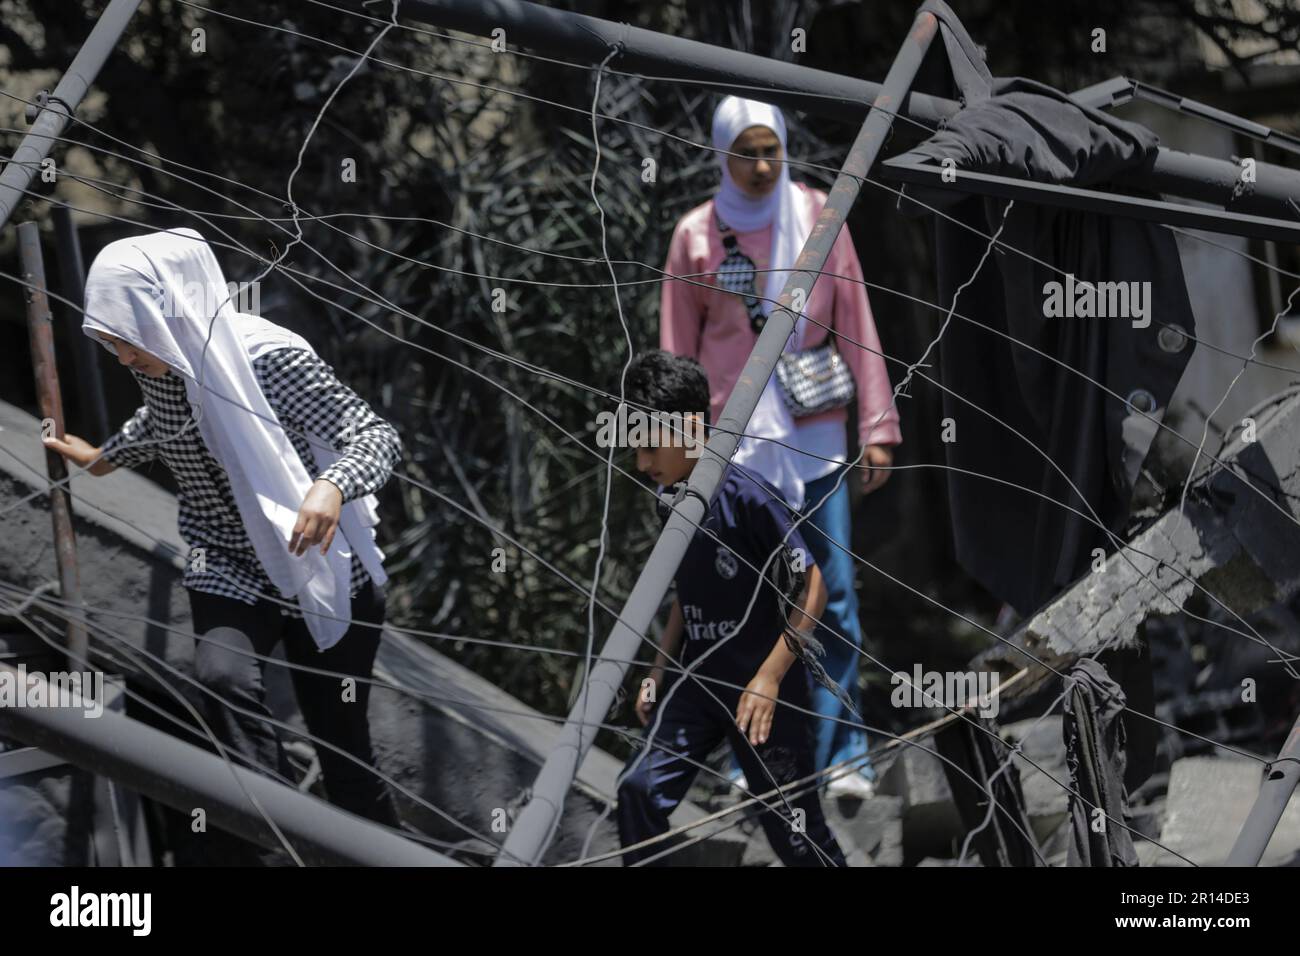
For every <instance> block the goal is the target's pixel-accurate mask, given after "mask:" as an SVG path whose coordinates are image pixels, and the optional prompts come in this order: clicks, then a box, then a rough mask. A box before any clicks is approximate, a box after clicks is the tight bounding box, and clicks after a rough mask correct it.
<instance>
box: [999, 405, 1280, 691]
mask: <svg viewBox="0 0 1300 956" xmlns="http://www.w3.org/2000/svg"><path fill="white" fill-rule="evenodd" d="M1297 431H1300V392H1296V391H1292V392H1289V393H1285V394H1284V395H1283V396H1281V397H1280V400H1279V402H1278V403H1277V404H1276V405H1273V406H1271V407H1269V408H1266V409H1264V410H1263V411H1260V412H1259V413H1258V414H1257V415H1256V421H1255V427H1254V429H1252V430H1251V432H1250V433H1249V434H1247V433H1246V432H1244V431H1242V432H1239V433H1238V434H1237V435H1236V436H1235V437H1234V438H1233V440H1232V441H1230V442H1229V443H1228V445H1227V446H1226V447H1225V448H1224V449H1223V452H1222V454H1219V455H1218V458H1219V459H1220V460H1221V461H1223V462H1224V463H1225V464H1224V465H1223V466H1220V465H1215V466H1214V467H1213V468H1211V469H1209V470H1208V471H1207V472H1205V473H1203V474H1202V475H1200V476H1199V477H1198V478H1197V479H1196V480H1195V481H1194V482H1193V483H1192V486H1191V489H1190V490H1189V493H1188V495H1187V499H1186V506H1185V508H1184V510H1183V513H1181V514H1180V512H1179V509H1178V507H1174V508H1171V509H1169V510H1168V511H1166V512H1165V513H1164V514H1163V515H1162V516H1161V517H1160V518H1158V519H1157V520H1156V521H1155V522H1154V523H1152V524H1151V525H1150V526H1149V527H1148V528H1146V529H1145V530H1144V531H1142V532H1141V533H1140V534H1138V535H1136V536H1135V537H1134V538H1133V539H1132V540H1131V541H1130V542H1129V543H1128V546H1127V547H1125V548H1124V549H1123V550H1122V551H1121V552H1117V553H1114V554H1111V555H1109V556H1107V557H1106V558H1105V560H1104V562H1103V564H1102V565H1101V568H1100V570H1096V571H1092V572H1090V573H1089V574H1087V575H1085V576H1084V577H1082V578H1080V579H1079V580H1078V581H1076V582H1075V583H1074V584H1073V585H1071V586H1070V587H1069V588H1068V589H1067V590H1066V591H1064V592H1063V593H1062V594H1060V595H1059V596H1058V597H1057V598H1056V599H1054V600H1053V601H1052V602H1051V603H1049V604H1048V605H1047V606H1046V607H1044V608H1042V609H1041V610H1039V611H1038V612H1037V613H1036V614H1035V615H1034V616H1033V617H1031V618H1030V619H1029V620H1028V621H1026V622H1025V623H1024V624H1023V625H1021V627H1020V628H1018V629H1017V631H1016V633H1015V634H1013V635H1012V638H1011V642H1012V643H1013V644H1015V645H1016V646H1018V647H1021V648H1023V649H1024V650H1026V651H1028V652H1029V654H1031V655H1032V656H1033V657H1036V658H1038V659H1040V660H1043V661H1044V662H1046V663H1047V664H1048V665H1050V666H1051V667H1052V668H1055V669H1056V670H1058V671H1059V670H1061V669H1063V668H1065V667H1066V666H1067V665H1068V664H1069V662H1071V661H1072V660H1074V659H1076V658H1077V657H1079V656H1081V655H1085V654H1091V653H1094V652H1095V651H1097V650H1098V649H1099V648H1100V647H1101V646H1102V645H1103V644H1105V643H1107V642H1110V643H1111V644H1112V646H1117V647H1126V646H1133V645H1134V644H1136V643H1137V641H1138V628H1139V626H1140V625H1141V624H1142V622H1143V621H1144V620H1145V619H1146V618H1147V617H1148V616H1150V615H1155V614H1161V615H1169V614H1176V613H1178V612H1179V611H1180V610H1181V609H1182V607H1183V604H1184V603H1185V602H1186V600H1187V599H1188V598H1189V597H1190V596H1191V595H1192V594H1193V592H1194V591H1195V590H1197V587H1198V586H1199V588H1203V589H1204V590H1205V591H1206V592H1207V593H1208V594H1209V595H1210V596H1212V597H1213V598H1216V599H1218V600H1220V601H1222V602H1223V603H1225V604H1227V605H1229V606H1230V607H1232V608H1233V609H1234V610H1235V611H1236V612H1237V613H1239V614H1243V615H1244V614H1249V613H1252V612H1254V611H1257V610H1260V609H1261V608H1264V607H1266V606H1268V605H1270V604H1274V603H1276V602H1278V601H1282V600H1286V599H1287V598H1290V597H1292V596H1293V595H1295V594H1296V593H1297V591H1300V524H1298V523H1297V522H1298V521H1300V441H1297V439H1296V433H1297ZM1247 439H1250V440H1247ZM1175 569H1177V570H1175ZM980 660H981V662H982V663H983V665H984V666H990V665H994V664H997V665H998V666H1000V667H1001V668H1002V669H1004V670H1005V671H1007V672H1012V671H1015V670H1018V669H1020V668H1021V667H1024V666H1025V665H1026V664H1030V665H1031V670H1030V673H1029V674H1028V675H1027V677H1028V679H1027V680H1025V681H1022V682H1021V683H1020V684H1019V685H1017V686H1016V687H1015V688H1014V689H1013V690H1012V691H1010V692H1009V693H1010V695H1011V696H1014V697H1020V696H1024V695H1028V694H1032V693H1033V692H1035V691H1036V690H1037V689H1039V687H1040V686H1041V685H1042V684H1043V683H1044V682H1046V681H1050V680H1052V679H1053V678H1054V677H1055V674H1054V673H1053V672H1052V671H1051V670H1049V669H1048V668H1045V667H1039V666H1037V665H1034V664H1033V662H1032V660H1031V658H1030V657H1027V656H1026V655H1024V654H1020V653H1017V652H1016V651H1015V650H1012V649H1011V648H1009V647H1006V646H1005V645H1003V646H999V647H998V648H995V649H993V650H991V651H990V652H988V653H986V654H985V655H982V656H981V658H980ZM1004 676H1005V675H1004ZM1004 703H1005V700H1004Z"/></svg>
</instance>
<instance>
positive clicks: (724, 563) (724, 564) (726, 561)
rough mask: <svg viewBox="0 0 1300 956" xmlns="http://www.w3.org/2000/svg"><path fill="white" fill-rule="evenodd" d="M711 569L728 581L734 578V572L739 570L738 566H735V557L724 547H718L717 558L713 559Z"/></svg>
mask: <svg viewBox="0 0 1300 956" xmlns="http://www.w3.org/2000/svg"><path fill="white" fill-rule="evenodd" d="M713 569H714V570H715V571H717V572H718V574H719V576H721V577H722V578H724V579H725V580H727V581H730V580H731V579H732V578H734V577H735V576H736V571H737V570H738V569H739V565H737V564H736V556H735V555H734V554H732V553H731V552H730V551H728V550H727V549H726V548H725V547H722V546H719V548H718V556H717V557H716V558H714V559H713Z"/></svg>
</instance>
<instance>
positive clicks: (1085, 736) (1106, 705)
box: [1061, 659, 1138, 866]
mask: <svg viewBox="0 0 1300 956" xmlns="http://www.w3.org/2000/svg"><path fill="white" fill-rule="evenodd" d="M1066 683H1067V686H1068V691H1067V693H1066V695H1065V708H1064V709H1065V719H1064V720H1063V721H1062V723H1061V734H1062V737H1063V738H1064V742H1065V762H1066V766H1067V767H1069V770H1070V786H1071V790H1072V792H1071V794H1070V800H1069V807H1070V850H1069V854H1068V859H1067V862H1068V864H1069V865H1070V866H1137V865H1138V856H1137V851H1136V850H1135V849H1134V848H1133V836H1132V834H1131V832H1130V831H1129V830H1128V829H1126V827H1127V826H1128V820H1127V819H1126V817H1127V814H1128V800H1127V794H1126V793H1125V790H1124V776H1125V766H1126V762H1127V759H1128V753H1127V752H1128V748H1127V741H1126V738H1125V724H1124V702H1125V697H1124V691H1123V690H1121V689H1120V686H1119V684H1118V683H1116V682H1115V681H1114V680H1113V679H1112V678H1111V676H1110V675H1109V674H1107V673H1106V668H1105V667H1103V666H1102V665H1101V664H1100V663H1098V662H1097V661H1095V660H1087V659H1085V660H1081V661H1079V662H1078V663H1077V664H1075V665H1074V667H1073V668H1071V670H1070V673H1069V675H1068V677H1067V678H1066Z"/></svg>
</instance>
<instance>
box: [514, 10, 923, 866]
mask: <svg viewBox="0 0 1300 956" xmlns="http://www.w3.org/2000/svg"><path fill="white" fill-rule="evenodd" d="M937 30H938V21H937V20H936V19H935V17H934V16H933V15H932V14H930V13H928V12H921V13H918V14H917V16H916V19H915V21H913V23H912V29H911V33H910V34H909V35H908V38H907V40H906V41H905V42H904V43H903V46H902V48H901V49H900V50H899V51H898V56H897V57H895V59H894V63H893V65H892V66H891V67H890V68H889V74H888V76H886V77H885V82H884V85H883V86H882V88H881V92H880V95H879V96H877V97H876V100H875V103H874V104H873V105H874V107H875V108H874V109H872V110H871V112H870V113H869V114H868V115H867V119H866V122H864V123H863V124H862V129H861V130H860V131H859V133H858V137H857V139H856V140H854V142H853V146H852V147H851V148H850V149H849V155H848V158H847V159H846V160H845V163H844V166H843V168H842V169H841V171H840V174H839V176H837V177H836V179H835V185H834V186H833V187H832V188H831V191H830V195H829V197H828V198H827V201H826V205H825V207H824V208H823V209H822V211H821V214H820V215H819V216H818V217H817V221H816V222H815V223H814V224H813V228H812V232H811V233H810V234H809V236H808V241H807V242H806V243H805V244H804V247H803V249H802V251H800V253H799V258H798V259H797V260H796V261H795V265H794V268H793V270H792V271H791V272H790V278H789V279H788V280H787V281H786V284H785V288H784V289H783V290H782V292H781V298H780V307H779V308H776V309H773V310H772V313H771V314H770V315H769V316H768V320H767V323H766V324H765V325H764V326H763V331H762V333H761V334H760V335H759V337H758V341H757V342H756V343H755V345H754V350H753V351H752V352H751V353H750V356H749V359H748V360H747V361H746V363H745V367H744V369H743V370H742V371H741V374H740V379H739V380H738V381H737V383H736V387H735V388H734V389H733V390H732V393H731V396H730V397H729V398H728V399H727V404H726V406H725V407H724V408H723V410H722V415H721V416H720V417H719V419H718V425H717V429H716V430H715V431H714V432H713V436H712V437H711V438H710V439H709V442H708V446H707V447H708V449H709V452H710V453H709V454H706V455H702V456H701V457H700V459H699V461H698V462H697V463H696V465H695V468H694V470H692V472H691V476H690V480H689V482H688V491H689V492H690V493H689V494H687V495H686V496H685V497H684V498H683V499H682V501H681V503H680V504H679V505H678V506H677V507H676V508H675V510H674V511H673V514H672V515H671V516H670V517H669V519H668V522H667V524H665V525H664V530H663V532H662V533H661V534H660V535H659V540H658V541H657V542H655V546H654V550H653V551H652V552H651V553H650V558H649V560H648V561H647V562H646V565H645V567H644V568H643V569H642V570H641V574H640V576H639V577H638V578H637V581H636V585H635V586H634V587H633V588H632V593H631V594H630V595H628V599H627V602H626V603H625V604H624V605H623V609H622V612H621V614H620V615H619V620H618V621H617V622H615V624H614V627H613V629H612V630H611V632H610V635H609V638H608V640H607V641H606V642H605V646H604V648H603V650H602V651H601V653H600V660H599V661H598V662H597V663H596V665H595V666H594V667H592V669H591V673H590V675H589V676H588V678H587V686H586V688H585V693H582V694H580V695H579V697H578V701H577V703H576V704H575V706H574V707H573V709H572V710H571V711H570V713H569V717H568V720H567V721H566V722H565V725H564V727H563V728H562V729H561V731H560V736H559V738H558V740H557V742H556V745H555V749H554V750H552V751H551V753H550V755H549V756H548V757H547V758H546V763H545V764H543V766H542V769H541V772H540V773H539V774H538V775H537V780H536V782H535V783H534V784H533V788H532V791H533V796H532V799H531V800H530V801H529V803H528V805H527V806H526V807H524V810H523V812H522V813H521V814H520V815H519V818H518V819H517V820H516V821H515V825H514V827H513V828H512V829H511V831H510V834H509V836H507V838H506V841H505V844H504V845H503V848H502V851H501V853H500V854H498V856H497V859H496V864H495V865H497V866H517V865H521V864H528V863H536V862H537V861H538V860H539V859H540V858H541V856H542V853H543V852H544V851H545V850H546V847H547V844H548V843H549V842H550V839H551V834H552V831H553V830H554V826H555V823H556V821H557V820H558V819H559V816H560V813H561V811H562V809H563V807H564V799H565V796H566V794H567V793H568V790H569V787H570V785H571V784H572V782H573V778H574V776H575V775H576V774H577V770H578V767H579V766H580V765H581V764H582V759H583V757H585V756H586V753H587V751H588V750H589V749H590V748H591V744H592V742H593V740H594V739H595V736H596V727H597V725H598V724H599V722H600V721H603V720H604V719H605V715H606V714H607V713H608V711H609V708H610V705H611V704H612V703H613V701H614V697H615V695H616V694H617V692H618V688H619V686H620V685H621V684H622V683H623V678H624V676H625V675H626V674H627V669H628V667H629V666H630V665H631V663H632V661H633V660H635V659H636V653H637V650H638V648H639V647H640V646H641V635H642V634H644V633H645V631H646V629H647V628H648V627H649V626H650V623H651V621H652V620H653V619H654V615H655V613H656V612H657V611H658V609H659V607H660V605H661V604H662V602H663V598H664V595H665V594H666V593H667V592H668V587H669V585H670V584H671V583H672V579H673V576H674V575H675V574H676V573H677V566H678V565H679V564H681V560H682V557H683V555H685V553H686V548H687V546H688V545H689V544H690V543H691V539H692V538H693V537H694V536H695V528H696V526H697V525H698V524H699V523H700V522H701V521H702V520H703V518H704V513H705V507H706V506H705V502H709V501H712V500H713V494H714V492H715V491H716V490H717V487H718V483H719V482H720V481H721V479H722V474H723V472H724V471H725V469H726V466H727V464H728V462H729V461H730V459H731V456H732V454H734V453H735V450H736V444H737V437H736V436H737V435H738V434H740V433H742V432H743V431H744V428H745V425H746V424H748V422H749V418H750V416H751V415H752V414H753V413H754V407H755V406H756V405H757V404H758V399H759V396H760V395H761V394H762V392H763V388H764V386H765V385H766V384H767V380H768V379H769V378H770V377H771V375H772V369H773V367H774V366H775V365H776V361H777V359H778V358H779V357H780V355H781V352H782V350H783V349H784V347H785V342H786V339H787V338H789V336H790V333H791V331H793V329H794V323H795V319H796V317H797V316H796V314H795V313H792V312H790V303H791V301H792V300H793V298H794V296H795V295H796V293H797V294H799V295H800V297H801V298H804V299H806V297H807V296H808V295H809V293H810V292H811V290H812V287H813V284H814V283H815V282H816V281H817V273H818V272H819V271H820V270H821V269H822V268H823V267H824V266H825V264H826V258H827V256H828V255H830V251H831V247H832V246H833V245H834V244H835V239H836V238H837V237H838V236H839V234H840V229H841V228H842V227H843V226H844V221H845V219H846V218H847V217H848V213H849V210H850V209H852V208H853V203H854V201H855V200H856V199H857V197H858V191H859V189H860V188H861V181H862V179H863V178H865V177H866V175H867V173H868V172H869V171H870V169H871V165H872V163H874V162H875V160H876V155H877V154H878V153H879V152H880V148H881V146H882V145H884V142H885V137H886V135H887V134H888V132H889V128H890V125H891V124H892V122H893V119H894V113H895V111H897V110H898V108H899V103H900V102H902V100H903V97H904V96H906V95H907V91H908V89H909V88H910V87H911V85H912V81H913V80H914V79H915V78H916V71H917V70H918V69H919V68H920V66H921V60H922V59H923V58H924V57H925V53H926V50H928V49H929V48H930V42H931V41H932V40H933V39H934V36H935V33H936V32H937Z"/></svg>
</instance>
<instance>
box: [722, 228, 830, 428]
mask: <svg viewBox="0 0 1300 956" xmlns="http://www.w3.org/2000/svg"><path fill="white" fill-rule="evenodd" d="M718 230H719V232H721V233H722V245H723V248H724V249H725V250H726V252H727V254H726V256H725V257H724V258H723V260H722V263H721V264H720V265H719V266H718V276H717V282H718V287H719V288H721V289H723V290H724V291H726V292H730V293H732V294H734V295H738V296H740V297H741V299H742V300H743V301H744V303H745V310H746V311H747V312H748V313H749V325H750V328H752V329H753V330H754V334H755V335H758V334H759V333H760V332H762V331H763V324H764V323H765V322H766V321H767V316H766V315H765V314H764V312H763V304H762V302H761V301H760V300H759V298H758V292H757V291H756V288H755V283H754V274H755V266H754V262H753V260H752V259H750V258H749V256H747V255H745V254H744V253H743V252H741V251H740V245H739V244H738V243H737V242H736V235H735V233H733V232H732V231H731V227H730V226H728V225H727V224H726V223H724V222H723V221H722V220H721V219H718ZM776 380H777V383H778V384H779V385H780V386H781V397H782V398H783V399H784V400H785V404H786V407H787V408H788V409H790V414H791V415H793V416H794V417H795V418H803V417H805V416H808V415H817V414H820V413H821V412H826V411H830V410H831V409H832V408H841V407H842V406H845V405H847V404H849V402H851V401H853V396H854V394H855V386H854V382H853V373H852V372H851V371H849V366H848V363H847V362H845V361H844V359H842V358H841V357H840V353H839V352H838V351H837V350H836V348H835V343H834V341H833V340H832V336H830V335H828V336H827V337H826V341H825V342H823V343H822V344H821V345H818V346H815V347H813V348H810V349H804V350H803V351H801V352H786V353H784V354H782V356H781V358H780V359H779V360H778V361H777V363H776Z"/></svg>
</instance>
